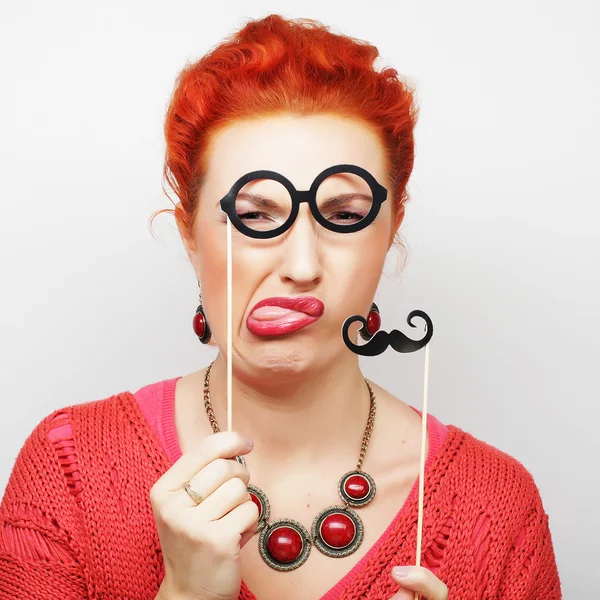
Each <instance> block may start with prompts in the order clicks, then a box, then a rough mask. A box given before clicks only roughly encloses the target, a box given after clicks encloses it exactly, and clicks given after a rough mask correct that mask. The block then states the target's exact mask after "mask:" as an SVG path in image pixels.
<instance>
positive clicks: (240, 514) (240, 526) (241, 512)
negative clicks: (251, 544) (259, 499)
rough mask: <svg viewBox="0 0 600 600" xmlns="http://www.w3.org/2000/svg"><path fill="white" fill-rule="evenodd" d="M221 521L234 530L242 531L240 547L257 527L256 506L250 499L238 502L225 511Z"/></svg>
mask: <svg viewBox="0 0 600 600" xmlns="http://www.w3.org/2000/svg"><path fill="white" fill-rule="evenodd" d="M221 521H222V522H223V524H224V525H226V526H227V527H228V528H230V529H232V530H234V531H243V532H244V533H243V534H242V541H241V542H240V547H242V548H243V547H244V545H245V544H246V542H247V541H248V540H249V539H250V538H251V537H252V536H253V535H254V534H255V533H256V530H257V528H258V507H257V506H256V504H254V502H252V500H250V501H248V502H244V503H243V504H240V505H239V506H237V507H236V508H234V509H233V510H232V511H230V512H229V513H227V514H226V515H225V516H224V517H223V518H222V519H221Z"/></svg>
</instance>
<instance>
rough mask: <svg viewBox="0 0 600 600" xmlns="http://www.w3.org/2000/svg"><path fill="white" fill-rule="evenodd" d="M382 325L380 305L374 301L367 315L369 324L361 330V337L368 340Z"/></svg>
mask: <svg viewBox="0 0 600 600" xmlns="http://www.w3.org/2000/svg"><path fill="white" fill-rule="evenodd" d="M380 327H381V316H380V314H379V307H378V306H377V304H375V302H373V303H372V304H371V308H370V310H369V314H368V315H367V324H366V325H365V326H364V327H363V328H362V329H360V330H359V333H360V337H361V338H362V339H363V340H365V342H368V341H369V340H370V339H371V338H372V337H373V336H374V335H375V334H376V333H377V332H378V331H379V328H380Z"/></svg>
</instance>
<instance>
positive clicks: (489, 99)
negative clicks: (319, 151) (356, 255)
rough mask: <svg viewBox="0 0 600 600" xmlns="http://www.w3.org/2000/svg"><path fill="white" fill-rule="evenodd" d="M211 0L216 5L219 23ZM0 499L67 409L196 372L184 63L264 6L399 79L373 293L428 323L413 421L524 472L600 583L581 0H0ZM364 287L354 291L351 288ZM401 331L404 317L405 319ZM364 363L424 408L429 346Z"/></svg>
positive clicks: (586, 583)
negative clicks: (395, 194)
mask: <svg viewBox="0 0 600 600" xmlns="http://www.w3.org/2000/svg"><path fill="white" fill-rule="evenodd" d="M225 7H226V8H227V14H226V13H225ZM1 11H2V18H1V21H2V24H1V26H0V56H1V57H2V58H1V59H0V60H1V61H2V65H1V66H2V79H3V86H2V88H3V91H2V93H1V94H0V131H1V135H0V164H1V169H2V174H1V184H2V204H1V208H2V212H1V218H0V228H1V235H0V256H1V257H2V259H1V260H2V262H1V273H2V279H1V281H2V283H1V285H2V294H1V295H0V324H1V331H2V344H1V349H0V353H1V356H0V359H1V362H0V364H1V365H2V366H1V373H0V386H1V389H2V402H3V409H4V411H3V415H2V438H1V446H0V489H4V486H5V484H6V481H7V479H8V476H9V473H10V470H11V468H12V465H13V461H14V459H15V457H16V455H17V452H18V450H19V449H20V447H21V445H22V443H23V442H24V440H25V438H26V436H27V435H28V434H29V433H30V431H31V430H32V429H33V428H34V426H35V425H36V424H37V423H38V422H39V420H40V419H41V418H42V417H43V416H45V415H47V414H49V413H50V412H52V411H53V410H55V409H57V408H60V407H62V406H66V405H69V404H74V403H80V402H87V401H91V400H95V399H100V398H104V397H106V396H109V395H111V394H113V393H118V392H121V391H124V390H130V391H132V392H134V391H136V390H137V389H138V388H139V387H141V386H143V385H146V384H148V383H151V382H154V381H158V380H160V379H165V378H170V377H174V376H176V375H184V374H186V373H189V372H190V371H194V370H197V369H199V368H201V367H203V366H204V365H206V364H207V363H208V361H209V359H210V358H212V356H213V353H214V351H213V350H211V349H207V348H205V347H202V346H201V344H200V343H199V342H198V340H197V338H196V337H195V336H194V334H193V332H192V329H191V320H192V316H193V314H194V312H195V309H196V305H197V284H196V280H195V277H194V274H193V271H192V269H191V266H189V264H188V262H187V257H186V255H185V251H184V249H183V246H182V245H181V242H180V240H179V238H178V234H177V230H176V228H175V224H174V221H173V219H172V217H171V216H169V215H163V216H161V217H159V218H158V219H157V220H156V221H155V226H154V231H155V234H156V236H157V239H155V238H153V237H152V235H151V234H150V232H149V230H148V219H149V217H150V215H151V213H152V212H153V211H155V210H158V209H160V208H165V207H171V204H170V202H169V201H168V199H167V198H166V197H165V196H164V195H163V193H162V190H161V176H162V160H163V151H164V140H163V137H162V123H163V118H164V112H165V109H166V104H167V101H168V98H169V94H170V92H171V90H172V88H173V84H174V80H175V77H176V75H177V73H178V71H179V70H180V69H181V68H182V67H183V66H184V64H185V62H186V61H188V60H194V59H196V58H198V57H199V56H200V55H202V54H203V53H204V52H206V51H207V50H208V49H209V48H210V47H212V46H213V45H214V44H216V43H218V42H219V41H220V40H221V39H222V38H223V37H224V36H225V35H227V34H228V33H230V32H232V31H233V30H235V29H237V28H239V27H240V26H241V25H242V23H243V21H244V20H245V19H247V18H258V17H261V16H265V15H266V14H268V13H269V12H279V13H280V14H283V15H284V16H287V17H310V18H316V19H319V20H321V21H323V22H324V23H326V24H327V25H330V26H332V28H333V29H334V30H336V31H339V32H342V33H347V34H349V35H352V36H355V37H359V38H362V39H366V40H369V41H370V42H372V43H374V44H375V45H377V46H378V48H379V50H380V52H381V55H382V58H381V63H380V64H381V65H384V64H386V65H391V66H394V67H396V68H397V69H398V71H399V72H400V73H401V74H402V75H404V76H406V77H408V78H409V79H410V80H411V81H412V82H414V83H415V84H416V85H417V93H418V101H419V104H420V106H421V116H420V121H419V124H418V126H417V129H416V138H417V157H416V164H415V169H414V172H413V176H412V179H411V182H410V191H411V194H412V200H411V201H410V203H409V205H408V208H407V216H406V219H405V222H404V225H403V229H402V231H403V233H404V236H405V238H406V239H407V242H408V245H409V247H410V260H409V263H408V266H407V267H406V269H405V270H404V272H403V273H402V274H401V275H400V276H396V275H394V267H395V262H396V259H397V255H396V254H391V255H390V263H389V265H388V268H387V269H386V274H385V277H384V278H383V280H382V284H381V288H380V291H379V293H378V295H377V297H376V301H377V302H378V304H379V306H380V309H381V312H382V317H383V323H382V326H383V327H384V328H385V329H391V328H393V327H396V328H399V329H402V330H404V331H405V332H407V333H408V334H409V335H412V336H413V337H420V335H421V332H420V330H419V331H418V333H416V334H415V332H414V330H412V329H411V328H410V327H408V325H406V323H405V318H406V315H407V314H408V312H409V311H410V310H412V309H415V308H419V309H422V310H425V311H426V312H427V313H428V314H429V315H430V316H431V317H432V319H433V323H434V337H433V340H432V342H431V345H430V352H431V354H430V385H429V410H430V412H431V413H432V414H434V415H436V416H437V417H438V418H439V419H440V420H442V421H443V422H446V423H453V424H455V425H457V426H459V427H461V428H463V429H465V430H466V431H468V432H470V433H472V434H473V435H475V436H476V437H479V438H480V439H483V440H485V441H487V442H488V443H490V444H492V445H494V446H496V447H498V448H500V449H502V450H504V451H506V452H508V453H509V454H511V455H513V456H514V457H515V458H517V459H518V460H519V461H521V462H522V463H523V464H524V465H525V466H526V468H527V469H528V470H529V471H530V472H531V473H532V474H533V476H534V478H535V480H536V483H537V485H538V487H539V489H540V492H541V495H542V499H543V502H544V506H545V509H546V511H547V512H548V514H549V515H550V525H551V531H552V535H553V540H554V545H555V551H556V554H557V559H558V564H559V571H560V575H561V579H562V583H563V590H564V597H565V598H571V599H574V598H581V597H583V596H584V595H586V596H587V595H589V594H591V593H593V592H597V591H598V589H599V588H600V575H599V573H600V569H598V559H599V558H600V542H599V540H600V517H599V513H598V505H599V500H600V497H599V493H598V484H599V481H598V470H599V469H598V458H599V456H600V447H599V446H600V444H599V441H598V433H597V431H598V425H597V419H598V416H599V414H598V413H599V408H598V401H599V399H600V394H599V393H598V387H597V381H598V361H599V359H600V352H599V339H600V337H599V334H600V331H599V329H600V327H599V318H598V312H597V310H594V311H593V310H592V309H593V307H594V308H595V307H597V306H598V304H599V300H600V297H599V296H600V295H599V293H598V287H599V277H600V274H599V271H600V269H599V268H598V263H599V259H600V250H599V242H598V233H597V231H598V223H599V217H600V210H599V208H598V206H599V202H600V197H599V196H600V194H599V192H598V170H599V164H600V161H599V159H600V156H599V151H598V145H599V142H598V140H599V134H600V128H599V117H598V106H600V86H599V81H598V71H599V66H598V57H599V56H600V48H599V43H598V34H597V31H598V22H599V18H598V17H599V9H598V5H597V3H594V2H592V1H591V0H590V1H589V2H584V1H583V0H579V1H575V2H569V3H566V2H557V1H546V2H541V1H540V2H534V1H532V0H529V1H523V0H519V1H516V0H510V1H506V0H504V1H502V2H500V1H498V2H490V1H481V0H479V1H475V0H471V1H466V0H458V1H453V2H446V1H434V2H426V1H423V0H421V1H420V2H418V1H416V0H411V1H396V2H382V1H373V0H371V1H370V2H368V3H367V2H355V3H352V2H334V1H330V2H322V1H318V2H315V1H308V0H305V1H304V2H303V4H302V7H301V8H300V6H298V5H296V4H295V3H291V2H281V1H280V2H276V3H275V2H252V1H247V0H246V1H244V2H240V1H232V0H229V1H228V2H227V3H225V4H221V3H214V4H209V3H207V2H199V1H195V2H191V1H182V0H181V1H170V2H162V3H161V2H147V1H146V2H142V1H134V0H129V1H124V0H120V1H119V2H116V1H114V0H113V1H110V2H81V1H79V2H42V1H35V2H34V1H30V2H26V1H19V2H17V1H13V2H8V1H7V0H3V2H2V8H1ZM356 283H357V285H360V282H359V281H357V282H356ZM417 321H419V320H417ZM363 365H364V372H365V374H366V375H367V376H369V377H372V378H373V379H374V380H376V381H377V382H378V383H380V384H382V385H384V386H385V387H387V388H388V389H389V390H390V391H392V392H393V393H395V394H397V395H398V396H399V397H401V398H402V399H404V400H405V401H407V402H408V403H409V404H413V405H414V406H417V407H420V406H421V398H422V389H423V380H422V375H423V352H419V353H415V354H411V355H398V354H396V353H394V352H392V351H389V352H388V353H386V354H385V355H383V356H380V357H377V358H372V359H365V360H364V361H363Z"/></svg>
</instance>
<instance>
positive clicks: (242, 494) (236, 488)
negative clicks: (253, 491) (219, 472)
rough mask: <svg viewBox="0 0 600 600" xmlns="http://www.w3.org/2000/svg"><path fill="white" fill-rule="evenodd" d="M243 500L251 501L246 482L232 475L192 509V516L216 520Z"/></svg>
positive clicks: (203, 519)
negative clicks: (231, 477)
mask: <svg viewBox="0 0 600 600" xmlns="http://www.w3.org/2000/svg"><path fill="white" fill-rule="evenodd" d="M184 493H185V492H184ZM186 495H187V494H186ZM245 502H252V500H251V499H250V494H249V493H248V489H247V488H246V483H245V482H244V481H243V480H242V479H240V478H239V477H234V478H233V479H228V480H227V481H226V482H225V483H223V485H221V486H220V487H218V488H217V489H216V490H215V491H214V492H213V493H212V494H211V495H210V496H208V497H207V498H206V499H205V500H204V501H203V502H201V503H200V504H199V505H198V506H197V507H195V508H194V509H193V512H194V515H193V516H194V518H198V519H200V520H202V521H216V520H217V519H220V518H221V517H224V516H225V515H226V514H227V513H228V512H229V511H231V510H233V509H234V508H235V507H236V506H238V505H239V504H243V503H245ZM252 504H254V502H252ZM257 510H258V509H257Z"/></svg>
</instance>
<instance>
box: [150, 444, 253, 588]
mask: <svg viewBox="0 0 600 600" xmlns="http://www.w3.org/2000/svg"><path fill="white" fill-rule="evenodd" d="M251 449H252V446H251V443H249V442H248V441H247V440H246V438H244V437H243V436H241V435H240V434H238V433H233V432H221V433H215V434H212V435H209V436H207V437H205V438H204V439H202V440H201V442H200V443H199V444H198V446H197V447H196V448H195V449H194V450H190V451H189V452H186V453H185V454H183V455H182V456H181V457H180V458H179V459H178V460H177V462H176V463H175V464H174V465H173V466H172V467H171V468H170V469H169V470H168V471H166V472H165V473H164V474H163V475H162V477H161V478H160V479H159V480H158V481H156V483H155V484H154V485H153V486H152V489H151V490H150V501H151V504H152V511H153V513H154V519H155V521H156V526H157V530H158V537H159V539H160V544H161V549H162V553H163V559H164V564H165V577H164V579H163V581H162V583H161V586H160V590H159V595H158V597H160V598H164V599H165V600H216V599H218V600H237V597H238V595H239V591H240V586H241V581H242V577H241V570H240V549H241V548H243V547H244V545H245V544H246V543H247V542H248V540H249V539H250V538H251V537H252V535H253V534H254V533H255V532H256V529H257V525H258V508H257V506H256V505H255V504H254V502H252V499H251V498H250V494H249V493H248V490H247V488H246V486H247V485H248V482H249V480H250V473H249V472H248V469H247V468H246V467H245V466H243V465H241V464H240V463H239V462H238V461H237V460H235V458H232V457H235V456H236V455H243V454H247V453H248V452H250V450H251ZM188 481H189V482H190V485H191V487H192V488H194V490H196V492H198V494H199V495H200V496H202V498H204V500H203V501H202V502H201V503H200V504H196V502H195V501H194V500H193V499H192V498H191V497H190V496H189V494H188V493H187V492H186V491H185V489H184V486H185V484H186V483H187V482H188Z"/></svg>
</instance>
